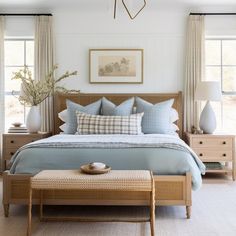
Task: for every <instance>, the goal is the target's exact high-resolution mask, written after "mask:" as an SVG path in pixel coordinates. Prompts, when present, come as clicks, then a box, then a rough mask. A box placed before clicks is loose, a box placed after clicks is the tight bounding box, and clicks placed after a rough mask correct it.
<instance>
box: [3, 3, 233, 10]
mask: <svg viewBox="0 0 236 236" xmlns="http://www.w3.org/2000/svg"><path fill="white" fill-rule="evenodd" d="M117 1H118V2H119V1H121V0H117ZM134 1H135V2H139V3H140V2H142V1H143V0H126V2H127V3H129V4H132V3H133V2H134ZM146 1H147V4H150V5H151V6H153V7H154V6H156V7H157V8H158V7H160V6H165V7H169V8H173V7H176V6H178V7H181V8H189V7H201V6H213V7H217V6H224V7H225V6H235V7H236V0H146ZM113 3H114V0H20V1H19V0H0V8H1V11H7V10H8V11H10V10H11V9H12V10H16V9H19V10H21V9H22V10H25V9H36V8H40V9H48V10H52V9H60V8H74V9H75V8H80V9H83V8H86V9H87V8H89V9H100V8H103V7H111V6H112V5H113ZM139 3H137V4H139Z"/></svg>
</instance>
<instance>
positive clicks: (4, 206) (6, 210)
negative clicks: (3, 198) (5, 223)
mask: <svg viewBox="0 0 236 236" xmlns="http://www.w3.org/2000/svg"><path fill="white" fill-rule="evenodd" d="M3 208H4V216H5V217H8V216H9V208H10V204H3Z"/></svg>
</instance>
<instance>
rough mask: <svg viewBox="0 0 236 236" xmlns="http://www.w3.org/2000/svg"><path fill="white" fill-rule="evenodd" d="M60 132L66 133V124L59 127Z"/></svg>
mask: <svg viewBox="0 0 236 236" xmlns="http://www.w3.org/2000/svg"><path fill="white" fill-rule="evenodd" d="M59 128H60V130H61V131H63V132H65V131H66V123H64V124H63V125H61V126H59Z"/></svg>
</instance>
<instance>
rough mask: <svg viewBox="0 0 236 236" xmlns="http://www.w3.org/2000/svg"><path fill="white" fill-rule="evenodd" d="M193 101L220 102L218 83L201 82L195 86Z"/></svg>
mask: <svg viewBox="0 0 236 236" xmlns="http://www.w3.org/2000/svg"><path fill="white" fill-rule="evenodd" d="M195 100H200V101H221V89H220V83H219V82H217V81H202V82H199V83H198V84H197V87H196V91H195Z"/></svg>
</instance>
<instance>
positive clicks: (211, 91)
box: [195, 81, 221, 134]
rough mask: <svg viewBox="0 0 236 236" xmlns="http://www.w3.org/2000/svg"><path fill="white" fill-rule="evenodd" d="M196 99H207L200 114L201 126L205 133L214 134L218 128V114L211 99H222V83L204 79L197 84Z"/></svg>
mask: <svg viewBox="0 0 236 236" xmlns="http://www.w3.org/2000/svg"><path fill="white" fill-rule="evenodd" d="M195 100H198V101H207V102H206V105H205V107H204V108H203V110H202V113H201V116H200V122H199V127H200V129H201V130H202V131H203V133H204V134H212V133H213V132H214V131H215V129H216V116H215V113H214V111H213V109H212V107H211V104H210V101H221V89H220V83H219V82H217V81H202V82H199V83H198V84H197V87H196V92H195Z"/></svg>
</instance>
